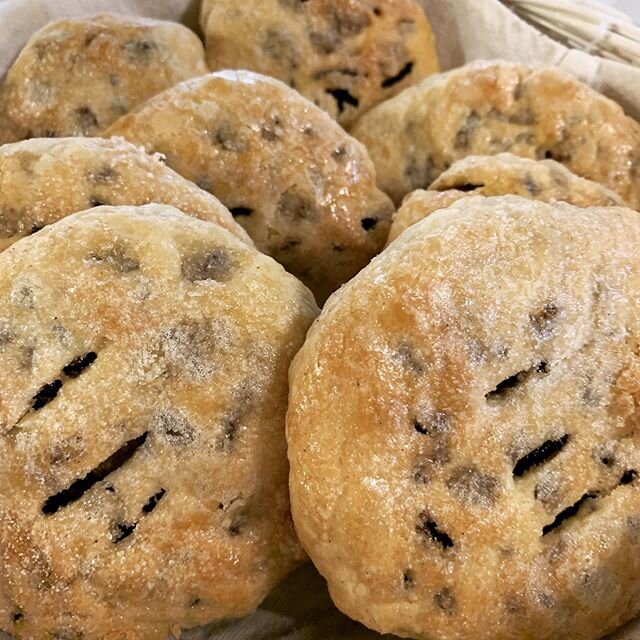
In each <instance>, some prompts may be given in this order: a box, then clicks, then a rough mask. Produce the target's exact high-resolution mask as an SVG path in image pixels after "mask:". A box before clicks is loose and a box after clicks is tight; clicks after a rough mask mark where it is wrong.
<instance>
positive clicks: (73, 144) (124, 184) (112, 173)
mask: <svg viewBox="0 0 640 640" xmlns="http://www.w3.org/2000/svg"><path fill="white" fill-rule="evenodd" d="M149 202H157V203H162V204H170V205H172V206H174V207H176V208H178V209H180V210H181V211H183V212H184V213H188V214H190V215H192V216H194V217H196V218H200V219H202V220H208V221H209V222H215V223H217V224H219V225H220V226H222V227H224V228H225V229H227V230H228V231H230V232H231V233H233V234H234V235H236V236H238V238H240V239H241V240H244V241H245V242H248V243H249V244H251V240H250V238H249V236H247V234H246V232H245V231H244V230H243V229H242V227H241V226H240V225H239V224H237V223H236V222H235V221H234V219H233V217H232V216H231V214H230V213H229V211H228V210H227V209H226V208H225V207H224V205H223V204H222V203H221V202H220V201H219V200H217V199H216V198H215V197H213V196H212V195H211V194H209V193H207V192H206V191H203V190H202V189H199V188H198V187H197V186H196V185H195V184H193V183H192V182H189V181H188V180H185V179H184V178H183V177H182V176H180V175H179V174H177V173H176V172H175V171H173V170H172V169H170V168H169V167H167V166H166V165H165V164H163V162H162V160H161V158H160V157H159V156H151V155H149V154H147V153H145V151H144V149H141V148H138V147H135V146H134V145H132V144H130V143H129V142H126V141H125V140H116V139H113V140H105V139H104V138H34V139H32V140H24V141H22V142H15V143H13V144H7V145H4V146H2V147H0V250H3V249H6V248H7V247H8V246H9V245H11V244H13V243H14V242H15V241H16V240H19V239H20V238H22V237H24V236H27V235H30V234H32V233H35V232H36V231H39V230H40V229H42V228H43V227H44V226H46V225H48V224H51V223H52V222H55V221H56V220H59V219H60V218H63V217H64V216H66V215H69V214H70V213H74V212H76V211H82V210H84V209H87V208H89V207H97V206H99V205H143V204H147V203H149Z"/></svg>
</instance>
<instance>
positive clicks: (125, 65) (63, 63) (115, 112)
mask: <svg viewBox="0 0 640 640" xmlns="http://www.w3.org/2000/svg"><path fill="white" fill-rule="evenodd" d="M206 72H207V68H206V64H205V61H204V50H203V47H202V43H201V42H200V40H199V39H198V37H197V36H196V35H195V33H193V32H192V31H190V30H189V29H187V28H186V27H184V26H182V25H180V24H177V23H175V22H161V21H158V20H147V19H144V18H138V17H133V16H119V15H112V14H101V15H98V16H93V17H90V18H66V19H64V20H58V21H56V22H52V23H51V24H48V25H47V26H45V27H44V28H42V29H40V30H39V31H37V32H36V33H35V34H34V35H33V36H32V37H31V39H30V40H29V42H27V44H26V46H25V48H24V49H23V50H22V53H21V54H20V55H19V56H18V58H17V60H16V61H15V62H14V64H13V66H12V67H11V69H9V72H8V73H7V75H6V76H5V78H4V80H3V82H2V84H1V85H0V144H3V143H6V142H16V141H18V140H23V139H25V138H38V137H43V138H46V137H60V136H90V135H96V134H97V133H99V132H100V131H101V130H102V129H104V128H105V127H106V126H108V125H110V124H111V123H112V122H114V121H115V120H117V119H118V118H119V117H120V116H122V115H123V114H125V113H127V112H128V111H130V110H131V109H132V108H133V107H135V106H136V105H137V104H139V103H140V102H144V101H145V100H147V98H150V97H151V96H153V95H155V94H156V93H158V92H160V91H162V90H163V89H166V88H167V87H170V86H172V85H174V84H176V83H178V82H181V81H182V80H186V79H187V78H192V77H193V76H198V75H202V74H203V73H206Z"/></svg>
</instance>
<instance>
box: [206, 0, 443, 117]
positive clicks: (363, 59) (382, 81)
mask: <svg viewBox="0 0 640 640" xmlns="http://www.w3.org/2000/svg"><path fill="white" fill-rule="evenodd" d="M200 23H201V25H202V30H203V31H204V33H205V36H206V43H207V46H206V54H207V62H208V64H209V67H210V68H211V69H212V70H218V69H237V68H243V69H250V70H252V71H257V72H259V73H264V74H265V75H269V76H273V77H275V78H278V79H279V80H282V81H283V82H286V83H287V84H289V85H290V86H292V87H294V88H295V89H297V90H298V91H299V92H300V93H302V94H303V95H304V96H306V97H308V98H309V99H310V100H312V101H313V102H315V103H316V104H317V105H319V106H320V107H322V108H323V109H325V110H326V111H328V112H329V113H330V114H331V115H332V116H333V117H334V118H335V119H337V120H338V122H340V124H342V125H343V126H345V127H349V126H351V125H352V124H353V123H354V122H355V121H356V120H357V119H358V117H360V115H362V114H363V113H365V112H366V111H368V110H369V109H370V108H371V107H373V106H374V105H376V104H378V103H379V102H382V101H383V100H386V99H388V98H390V97H392V96H394V95H396V94H397V93H398V92H399V91H401V90H402V89H404V88H406V87H408V86H410V85H412V84H415V83H416V82H418V81H419V80H421V79H422V78H424V77H425V76H427V75H429V74H431V73H435V72H437V71H438V56H437V53H436V50H435V44H434V39H433V34H432V32H431V27H430V25H429V23H428V21H427V19H426V17H425V15H424V13H423V11H422V9H421V8H420V6H419V5H418V3H417V2H416V1H415V0H393V1H392V2H385V1H381V0H259V1H258V2H237V1H236V0H204V2H203V3H202V11H201V20H200Z"/></svg>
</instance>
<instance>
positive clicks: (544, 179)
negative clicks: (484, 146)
mask: <svg viewBox="0 0 640 640" xmlns="http://www.w3.org/2000/svg"><path fill="white" fill-rule="evenodd" d="M510 194H511V195H516V196H521V197H523V198H530V199H532V200H540V201H541V202H557V201H562V202H568V203H569V204H572V205H574V206H576V207H590V206H604V207H607V206H614V205H616V206H624V202H623V200H622V198H620V196H618V195H617V194H616V193H615V192H613V191H611V189H607V187H604V186H603V185H601V184H598V183H597V182H592V181H591V180H585V179H584V178H578V176H576V175H574V174H573V173H571V171H569V170H568V169H567V168H566V167H565V166H564V165H561V164H559V163H557V162H555V161H554V160H539V161H536V160H529V159H527V158H520V157H518V156H514V155H512V154H510V153H500V154H498V155H497V156H468V157H466V158H463V159H462V160H458V161H457V162H455V163H454V164H453V165H452V166H451V168H450V169H447V170H446V171H445V172H444V173H443V174H441V175H440V177H439V178H437V179H436V181H435V182H434V183H433V184H432V185H431V186H430V187H429V190H428V191H423V190H421V189H419V190H417V191H414V192H413V193H411V194H409V195H408V196H407V197H406V198H405V199H404V201H403V202H402V206H401V207H400V209H398V211H397V212H396V213H395V214H394V216H393V223H392V225H391V230H390V231H389V238H388V240H387V244H389V243H391V242H393V240H395V239H396V238H397V237H398V236H399V235H400V234H401V233H402V232H403V231H404V230H405V229H407V228H408V227H410V226H411V225H412V224H415V223H416V222H418V221H419V220H422V219H423V218H426V217H427V216H429V215H431V214H432V213H433V212H434V211H437V210H438V209H446V208H447V207H449V206H450V205H452V204H453V203H454V202H457V201H458V200H461V199H462V198H467V197H474V196H478V195H482V196H504V195H510Z"/></svg>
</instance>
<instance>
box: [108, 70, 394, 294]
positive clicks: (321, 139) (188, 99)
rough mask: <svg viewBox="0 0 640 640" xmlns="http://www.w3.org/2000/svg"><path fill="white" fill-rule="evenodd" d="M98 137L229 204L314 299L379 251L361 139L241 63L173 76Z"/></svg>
mask: <svg viewBox="0 0 640 640" xmlns="http://www.w3.org/2000/svg"><path fill="white" fill-rule="evenodd" d="M103 135H104V136H105V137H109V136H123V137H124V138H126V139H127V140H130V141H132V142H134V143H136V144H139V145H142V146H144V147H145V148H146V149H147V151H157V152H160V153H163V154H164V155H165V156H166V158H167V164H168V165H169V166H170V167H172V168H173V169H175V170H176V171H178V173H180V174H182V175H183V176H185V177H186V178H188V179H190V180H192V181H193V182H195V183H196V184H198V185H199V186H201V187H202V188H203V189H206V190H207V191H210V192H211V193H213V194H214V195H215V196H217V197H218V198H220V200H221V201H222V202H223V203H224V204H225V205H226V206H227V207H228V208H229V209H230V211H231V212H232V214H234V216H235V218H236V221H237V222H239V223H240V224H241V225H242V226H243V227H244V229H245V230H246V231H247V233H248V234H249V235H250V236H251V238H252V239H253V241H254V242H255V243H256V246H257V247H258V248H259V249H260V250H261V251H264V252H265V253H267V254H269V255H271V256H273V257H274V258H275V259H276V260H277V261H278V262H280V263H281V264H282V265H284V267H285V268H286V269H287V270H288V271H290V272H291V273H293V274H294V275H295V276H297V277H298V278H300V280H302V282H304V283H305V284H306V285H307V286H308V287H309V288H310V289H311V290H312V291H313V292H314V294H315V295H316V298H317V299H318V302H323V301H324V300H325V299H326V298H327V296H328V295H329V294H330V293H331V292H333V291H334V290H335V289H337V288H338V287H339V286H340V285H341V284H342V283H343V282H346V281H347V280H349V278H351V277H352V276H354V275H355V274H356V273H357V272H358V271H360V269H361V268H362V267H364V266H365V265H366V264H367V263H368V262H369V260H370V259H371V258H372V257H373V256H374V255H376V253H378V251H380V249H381V248H382V246H383V245H384V242H385V240H386V238H387V234H388V231H389V223H390V218H391V213H392V211H393V205H392V203H391V201H390V200H389V198H388V197H387V196H386V195H384V194H383V193H382V192H381V191H380V190H379V189H378V188H377V187H376V178H375V171H374V168H373V164H372V163H371V160H370V159H369V156H368V155H367V152H366V150H365V149H364V147H363V146H362V145H361V144H360V143H359V142H357V141H356V140H354V139H353V138H351V137H349V136H348V135H347V134H346V133H345V132H344V131H343V130H342V129H341V127H340V126H339V125H338V124H337V123H336V122H334V121H333V120H332V119H331V118H330V117H329V116H328V115H327V114H326V113H325V112H324V111H322V110H321V109H319V108H317V107H315V106H314V105H312V104H311V103H310V102H309V101H308V100H306V99H305V98H303V97H302V96H300V94H298V93H297V92H295V91H293V90H292V89H290V88H289V87H287V86H286V85H284V84H283V83H282V82H279V81H277V80H274V79H272V78H267V77H266V76H261V75H258V74H255V73H250V72H247V71H225V72H220V73H213V74H209V75H207V76H204V77H202V78H195V79H193V80H189V81H187V82H184V83H181V84H179V85H177V86H175V87H173V88H172V89H168V90H167V91H165V92H163V93H162V94H160V95H158V96H156V97H155V98H152V99H151V100H149V101H148V102H147V103H146V104H144V105H142V106H141V107H139V108H138V109H136V110H135V111H133V112H132V113H130V114H128V115H126V116H124V117H123V118H121V119H120V120H119V121H118V122H116V123H115V124H114V125H113V126H111V127H110V128H109V129H107V130H106V131H105V132H104V133H103Z"/></svg>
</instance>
